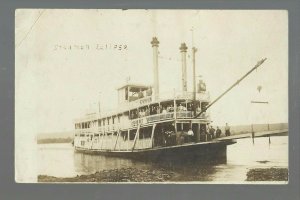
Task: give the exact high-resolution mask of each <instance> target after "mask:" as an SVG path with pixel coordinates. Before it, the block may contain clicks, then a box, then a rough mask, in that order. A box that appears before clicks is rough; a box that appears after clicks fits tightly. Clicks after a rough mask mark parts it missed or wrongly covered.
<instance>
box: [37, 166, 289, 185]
mask: <svg viewBox="0 0 300 200" xmlns="http://www.w3.org/2000/svg"><path fill="white" fill-rule="evenodd" d="M256 181H275V182H276V181H288V169H287V168H275V167H271V168H254V169H250V170H248V172H247V179H246V180H245V182H246V183H247V182H249V183H250V182H252V183H253V182H256ZM38 182H40V183H54V182H60V183H64V182H95V183H111V182H113V183H118V182H119V183H122V182H132V183H139V182H140V183H149V182H179V183H180V182H191V183H193V182H195V181H186V180H180V181H179V180H177V175H176V173H175V172H173V171H170V170H166V169H156V170H149V169H136V168H132V167H129V168H121V169H112V170H102V171H99V172H96V173H93V174H89V175H77V176H75V177H64V178H63V177H54V176H48V175H38ZM201 182H202V181H201ZM203 182H213V181H203Z"/></svg>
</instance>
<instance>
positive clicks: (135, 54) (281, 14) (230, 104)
mask: <svg viewBox="0 0 300 200" xmlns="http://www.w3.org/2000/svg"><path fill="white" fill-rule="evenodd" d="M191 29H193V30H194V31H193V33H194V34H193V35H194V37H193V38H194V39H193V40H192V31H191ZM153 36H156V37H157V38H158V40H159V41H160V45H159V52H160V53H159V57H160V58H159V75H160V77H159V78H160V91H161V92H167V91H173V89H174V88H175V89H176V90H180V89H181V88H180V86H181V78H180V76H181V61H180V58H181V57H180V51H179V46H180V44H181V43H182V42H185V43H186V44H187V46H188V53H187V54H188V55H187V68H188V85H189V86H188V87H189V90H191V89H192V85H191V84H192V82H191V81H192V74H191V72H192V59H191V47H192V43H194V46H195V47H197V48H198V52H197V54H196V73H197V75H202V77H203V79H204V80H205V82H206V84H207V89H208V90H209V92H210V95H211V99H212V100H213V99H214V98H216V97H217V96H218V95H219V94H221V93H222V92H223V91H224V90H226V89H227V88H228V87H229V86H230V85H231V84H233V83H234V82H235V81H236V80H237V79H239V78H240V77H241V76H242V75H243V74H245V73H246V72H247V71H248V70H250V69H251V68H252V67H253V66H254V65H255V64H256V63H257V61H258V60H260V59H262V58H265V57H266V58H267V61H266V62H265V63H264V64H263V65H262V66H261V67H260V68H259V69H258V70H257V71H254V72H253V73H252V74H251V75H250V76H249V77H248V78H247V79H245V80H244V81H243V82H242V83H240V84H239V85H238V86H237V87H236V88H234V89H233V90H232V91H231V92H230V93H229V94H228V95H226V96H225V97H224V98H223V99H221V100H220V101H219V102H218V103H216V104H215V106H213V107H212V108H211V109H210V113H211V117H212V120H213V123H214V124H216V125H217V124H218V125H224V124H225V123H226V122H228V123H229V124H231V125H235V124H249V123H268V122H270V123H272V122H287V120H288V18H287V12H286V11H221V10H199V11H195V10H173V11H168V10H126V11H121V10H17V11H16V35H15V43H16V70H15V73H16V78H15V87H16V90H15V91H16V105H15V108H16V131H18V130H19V131H20V130H22V131H23V132H26V131H36V132H53V131H66V130H72V129H73V119H74V118H78V117H80V116H81V115H83V114H84V113H85V112H86V111H87V109H88V108H89V107H93V108H95V109H97V106H96V102H98V100H99V98H100V99H101V105H102V108H103V109H105V108H106V109H112V108H115V107H117V92H116V88H117V87H118V86H120V85H122V84H124V83H125V82H126V77H128V76H130V77H131V81H132V82H138V83H145V84H152V79H153V77H152V75H153V74H152V71H153V66H152V47H151V44H150V42H151V39H152V37H153ZM115 44H116V45H126V46H127V49H123V50H115V49H113V48H112V49H106V50H97V49H96V46H97V45H98V47H102V46H105V45H108V46H109V45H112V46H113V45H115ZM59 45H61V46H66V47H68V46H70V45H71V46H72V47H71V48H72V49H71V50H70V49H66V50H65V49H60V48H59ZM75 45H84V49H82V50H79V49H76V47H75ZM86 45H89V49H87V46H86ZM123 47H124V46H123ZM259 85H261V86H262V90H261V92H260V93H259V92H258V90H257V87H258V86H259ZM99 92H101V97H100V95H99ZM257 99H259V100H265V101H269V104H264V105H253V104H251V103H250V101H251V100H257Z"/></svg>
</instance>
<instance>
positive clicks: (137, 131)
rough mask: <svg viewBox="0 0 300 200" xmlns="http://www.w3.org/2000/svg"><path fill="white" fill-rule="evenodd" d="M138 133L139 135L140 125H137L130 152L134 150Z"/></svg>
mask: <svg viewBox="0 0 300 200" xmlns="http://www.w3.org/2000/svg"><path fill="white" fill-rule="evenodd" d="M139 133H140V125H138V128H137V130H136V134H135V137H134V141H133V145H132V149H131V151H133V150H134V148H135V144H136V141H137V140H138V137H139Z"/></svg>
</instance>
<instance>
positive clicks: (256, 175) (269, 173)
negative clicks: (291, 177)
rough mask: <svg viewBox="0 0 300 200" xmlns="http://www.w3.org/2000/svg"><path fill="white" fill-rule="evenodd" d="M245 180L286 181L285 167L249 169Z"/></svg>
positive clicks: (286, 172)
mask: <svg viewBox="0 0 300 200" xmlns="http://www.w3.org/2000/svg"><path fill="white" fill-rule="evenodd" d="M246 181H288V169H287V168H267V169H260V168H256V169H251V170H249V171H248V173H247V179H246Z"/></svg>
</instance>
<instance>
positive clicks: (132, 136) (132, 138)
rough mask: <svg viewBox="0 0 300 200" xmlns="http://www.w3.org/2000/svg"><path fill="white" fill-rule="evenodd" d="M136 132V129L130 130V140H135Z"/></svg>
mask: <svg viewBox="0 0 300 200" xmlns="http://www.w3.org/2000/svg"><path fill="white" fill-rule="evenodd" d="M135 134H136V129H133V130H130V131H129V140H134V138H135Z"/></svg>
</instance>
